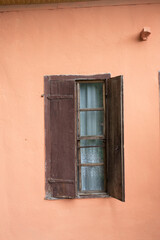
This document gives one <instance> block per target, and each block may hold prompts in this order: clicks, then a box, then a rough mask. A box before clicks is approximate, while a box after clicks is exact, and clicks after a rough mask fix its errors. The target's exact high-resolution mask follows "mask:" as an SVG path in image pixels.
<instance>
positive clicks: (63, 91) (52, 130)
mask: <svg viewBox="0 0 160 240" xmlns="http://www.w3.org/2000/svg"><path fill="white" fill-rule="evenodd" d="M109 76H110V75H109V74H100V75H83V76H81V75H53V76H45V77H44V80H45V86H44V99H45V143H46V144H45V154H46V183H45V190H46V197H45V199H55V198H74V197H75V193H76V188H77V185H76V184H75V183H76V181H77V180H76V176H75V173H76V172H77V170H76V169H77V166H76V164H75V163H76V162H77V150H76V149H77V148H76V147H75V146H76V144H75V143H76V141H77V139H76V136H77V130H76V127H75V119H76V117H75V116H76V104H75V102H76V91H75V80H86V81H87V80H97V79H101V80H105V79H106V78H109ZM72 96H73V97H72ZM96 137H97V136H96ZM100 138H101V139H104V137H103V136H100ZM80 139H97V138H94V137H93V136H91V138H90V136H89V138H88V137H86V138H83V137H82V138H80ZM104 140H105V139H104ZM64 146H65V147H64ZM49 179H50V181H48V180H49ZM57 179H58V180H61V181H57ZM62 180H64V182H63V181H62ZM67 181H69V182H67ZM70 181H71V182H72V181H74V183H73V184H70ZM71 186H73V187H71Z"/></svg>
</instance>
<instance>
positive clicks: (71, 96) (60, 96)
mask: <svg viewBox="0 0 160 240" xmlns="http://www.w3.org/2000/svg"><path fill="white" fill-rule="evenodd" d="M47 98H48V99H49V100H53V99H54V100H56V99H62V100H63V99H68V98H73V95H48V96H47Z"/></svg>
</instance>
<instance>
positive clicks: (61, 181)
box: [48, 178, 74, 184]
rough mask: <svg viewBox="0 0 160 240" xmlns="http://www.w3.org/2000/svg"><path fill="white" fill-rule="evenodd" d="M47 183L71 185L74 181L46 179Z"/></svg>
mask: <svg viewBox="0 0 160 240" xmlns="http://www.w3.org/2000/svg"><path fill="white" fill-rule="evenodd" d="M48 182H49V183H70V184H73V183H74V180H68V179H55V178H48Z"/></svg>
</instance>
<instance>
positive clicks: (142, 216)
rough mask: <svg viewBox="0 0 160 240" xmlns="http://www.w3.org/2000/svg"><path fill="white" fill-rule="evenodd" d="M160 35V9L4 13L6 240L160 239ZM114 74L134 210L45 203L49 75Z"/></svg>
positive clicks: (2, 189) (0, 41) (0, 230)
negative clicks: (119, 84) (119, 80)
mask: <svg viewBox="0 0 160 240" xmlns="http://www.w3.org/2000/svg"><path fill="white" fill-rule="evenodd" d="M144 26H149V27H151V31H152V34H151V36H150V37H149V39H148V41H146V42H141V41H139V39H138V36H139V33H140V31H141V29H142V28H143V27H144ZM159 29H160V5H159V4H157V5H141V6H128V7H127V6H121V7H118V6H116V7H115V6H114V7H111V6H110V7H107V6H105V7H90V8H77V9H74V8H69V7H68V8H65V9H54V10H50V11H49V10H48V11H47V10H42V9H41V10H35V11H34V10H32V11H31V10H30V11H19V12H16V11H14V12H4V13H1V14H0V113H1V117H0V129H1V130H0V132H1V138H0V152H1V161H0V178H1V181H0V193H1V197H0V212H1V214H0V239H1V240H4V239H5V240H22V239H23V240H37V239H38V240H64V239H65V240H75V239H76V240H81V239H83V240H90V239H92V240H106V239H108V240H159V239H160V231H159V227H160V190H159V187H160V162H159V160H160V158H159V153H158V148H159V106H158V104H159V96H158V71H159V70H160V30H159ZM106 72H107V73H111V74H112V76H116V75H120V74H122V75H124V122H125V177H126V181H125V182H126V202H125V203H122V202H120V201H117V200H115V199H112V198H109V199H76V200H56V201H47V200H44V196H45V193H44V102H43V100H44V99H43V98H41V97H40V95H41V94H42V93H43V88H44V84H43V76H44V75H53V74H97V73H106Z"/></svg>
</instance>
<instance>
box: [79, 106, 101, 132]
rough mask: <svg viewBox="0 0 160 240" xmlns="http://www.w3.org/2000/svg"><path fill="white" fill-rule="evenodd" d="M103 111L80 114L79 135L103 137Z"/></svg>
mask: <svg viewBox="0 0 160 240" xmlns="http://www.w3.org/2000/svg"><path fill="white" fill-rule="evenodd" d="M103 120H104V112H103V111H87V112H80V135H81V136H93V135H103Z"/></svg>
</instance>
